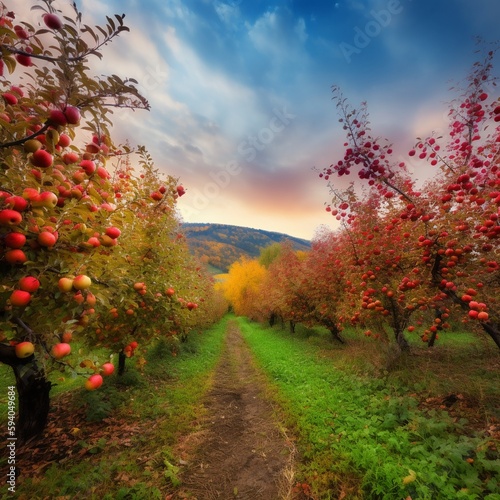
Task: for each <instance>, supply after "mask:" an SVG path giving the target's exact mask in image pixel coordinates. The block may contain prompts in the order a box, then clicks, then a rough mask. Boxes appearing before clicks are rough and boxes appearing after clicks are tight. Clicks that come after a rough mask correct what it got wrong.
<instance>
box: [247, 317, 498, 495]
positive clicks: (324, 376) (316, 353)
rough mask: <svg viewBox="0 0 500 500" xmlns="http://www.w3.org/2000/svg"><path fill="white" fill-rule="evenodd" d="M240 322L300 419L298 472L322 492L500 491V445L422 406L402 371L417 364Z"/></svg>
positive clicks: (286, 405) (285, 403)
mask: <svg viewBox="0 0 500 500" xmlns="http://www.w3.org/2000/svg"><path fill="white" fill-rule="evenodd" d="M238 321H239V323H240V326H241V329H242V331H243V333H244V336H245V339H246V341H247V342H248V344H249V345H250V347H251V348H252V350H253V352H254V353H255V356H256V359H257V361H258V362H259V364H260V365H261V366H262V368H263V369H264V371H265V372H266V373H267V375H268V376H269V378H270V380H271V381H272V383H273V384H274V386H275V387H276V388H277V391H278V393H279V395H280V400H281V404H282V405H283V406H284V408H285V411H286V412H287V413H288V414H289V415H290V417H291V418H290V425H293V426H294V427H295V429H296V432H297V435H298V448H299V452H300V453H301V455H302V467H301V470H300V471H299V476H300V477H302V480H303V481H307V482H309V483H310V486H311V488H312V490H313V492H314V495H315V496H314V498H318V499H334V498H349V499H361V498H370V499H387V500H393V499H394V500H401V499H405V498H408V497H411V498H412V499H413V500H415V499H417V498H418V499H426V500H427V499H429V500H430V499H450V500H451V499H453V500H455V499H480V498H481V499H488V500H498V499H500V482H499V480H500V460H499V455H498V452H497V451H496V448H495V447H494V446H493V445H491V443H490V442H489V440H488V438H487V436H484V435H482V434H480V433H478V434H475V433H471V432H470V429H467V432H466V427H465V424H466V422H465V421H456V420H454V419H453V418H452V417H450V415H449V414H448V413H447V412H445V411H443V410H441V409H434V410H429V411H424V410H421V409H419V408H418V404H417V403H418V400H417V398H416V397H414V396H415V395H413V396H411V395H409V392H410V391H409V387H408V385H407V384H406V383H405V382H404V381H403V379H404V378H405V377H404V376H401V373H400V374H399V376H394V373H397V372H398V370H399V371H403V372H405V373H406V372H407V371H408V367H405V368H403V367H401V366H399V367H397V366H395V363H396V364H397V362H396V361H394V362H393V363H392V365H393V366H391V367H390V369H391V370H388V369H387V367H384V366H383V365H384V362H383V361H382V360H381V359H378V360H377V361H376V362H375V363H370V362H369V360H368V358H369V356H366V352H365V356H363V357H362V359H360V358H358V359H354V358H355V356H354V357H353V354H355V353H354V352H353V348H352V347H349V348H347V350H350V353H349V356H346V355H345V351H346V348H345V347H342V346H340V345H338V346H333V345H331V344H330V345H331V349H325V345H326V344H325V341H324V337H322V335H321V334H320V333H318V332H312V335H311V336H308V335H305V334H304V333H303V332H302V333H301V332H300V331H299V332H298V334H297V335H295V336H291V335H290V334H287V335H284V334H283V333H280V332H277V331H276V330H272V329H269V328H263V327H261V326H259V325H257V324H253V323H250V322H249V321H248V320H246V319H242V318H239V320H238ZM364 345H367V343H366V342H365V343H364ZM355 349H356V347H354V350H355ZM359 349H360V352H361V349H362V348H361V347H359ZM358 354H359V353H358ZM349 360H350V361H349ZM385 361H387V359H385ZM399 362H400V363H403V364H404V363H410V364H411V363H412V362H413V361H411V362H410V361H399ZM408 366H409V365H408ZM449 366H452V365H449ZM413 368H414V369H418V366H416V367H413ZM462 368H463V367H462V366H458V367H457V366H455V367H454V368H453V369H454V371H459V370H461V369H462ZM417 378H418V377H417ZM407 382H410V383H411V381H409V380H407Z"/></svg>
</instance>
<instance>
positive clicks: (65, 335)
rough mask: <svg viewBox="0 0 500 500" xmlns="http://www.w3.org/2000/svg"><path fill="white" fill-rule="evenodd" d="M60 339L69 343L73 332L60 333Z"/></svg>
mask: <svg viewBox="0 0 500 500" xmlns="http://www.w3.org/2000/svg"><path fill="white" fill-rule="evenodd" d="M61 340H62V341H63V342H64V343H66V344H69V343H70V342H71V341H72V340H73V333H71V332H70V331H67V332H64V333H63V334H62V335H61Z"/></svg>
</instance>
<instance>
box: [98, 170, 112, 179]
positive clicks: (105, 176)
mask: <svg viewBox="0 0 500 500" xmlns="http://www.w3.org/2000/svg"><path fill="white" fill-rule="evenodd" d="M96 173H97V175H98V176H99V177H100V178H101V179H109V178H110V173H109V172H108V171H107V170H106V169H105V168H104V167H97V170H96Z"/></svg>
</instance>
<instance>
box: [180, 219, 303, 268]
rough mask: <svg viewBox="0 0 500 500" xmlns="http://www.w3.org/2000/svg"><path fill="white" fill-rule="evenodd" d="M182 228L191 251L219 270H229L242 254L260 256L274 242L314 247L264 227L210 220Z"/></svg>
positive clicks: (186, 224) (250, 256)
mask: <svg viewBox="0 0 500 500" xmlns="http://www.w3.org/2000/svg"><path fill="white" fill-rule="evenodd" d="M181 228H182V232H183V233H184V234H185V236H186V238H187V241H188V244H189V248H190V250H191V252H193V254H194V255H196V256H197V257H198V258H199V259H200V260H201V261H202V262H205V263H206V264H208V265H210V266H212V267H214V268H216V269H217V272H227V270H228V269H229V266H230V265H231V264H232V263H233V262H235V261H237V260H238V259H239V258H241V257H248V258H250V259H254V258H256V257H258V256H259V255H260V251H261V249H262V248H265V247H267V246H269V245H272V244H273V243H281V242H283V241H290V242H291V243H292V245H293V247H294V248H295V249H296V250H304V251H307V250H309V249H310V247H311V244H310V242H309V241H307V240H303V239H301V238H296V237H294V236H289V235H286V234H282V233H275V232H272V231H265V230H263V229H252V228H249V227H241V226H229V225H226V224H210V223H207V224H201V223H183V224H182V226H181Z"/></svg>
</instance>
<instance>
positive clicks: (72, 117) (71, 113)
mask: <svg viewBox="0 0 500 500" xmlns="http://www.w3.org/2000/svg"><path fill="white" fill-rule="evenodd" d="M64 114H65V115H66V119H67V120H68V123H69V124H70V125H78V123H79V122H80V118H81V115H80V110H79V109H78V108H76V107H75V106H66V109H65V110H64Z"/></svg>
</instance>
